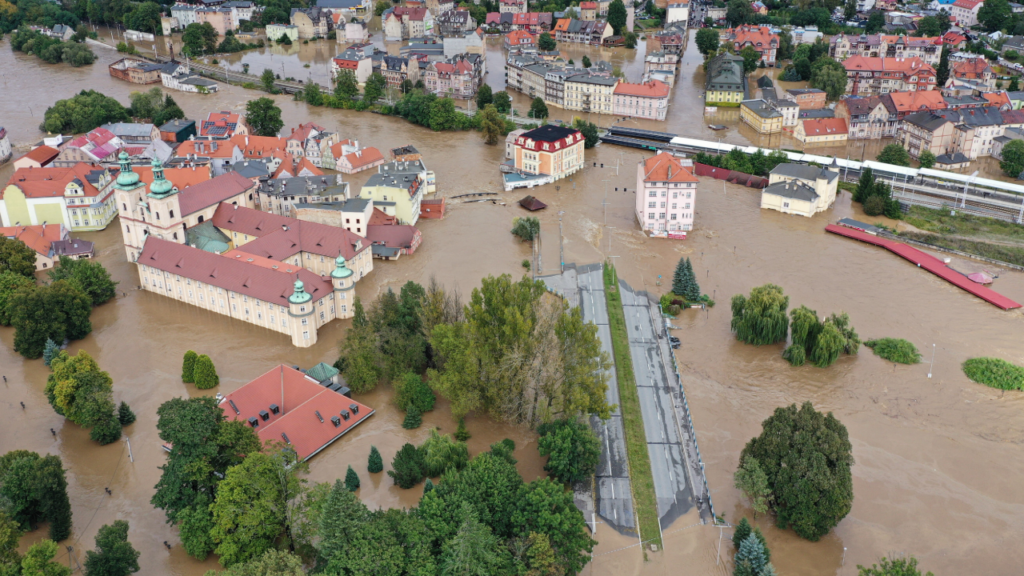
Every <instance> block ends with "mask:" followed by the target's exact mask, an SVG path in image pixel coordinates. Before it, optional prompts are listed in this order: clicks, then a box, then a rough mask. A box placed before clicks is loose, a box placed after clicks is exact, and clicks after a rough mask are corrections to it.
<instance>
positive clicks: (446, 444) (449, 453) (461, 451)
mask: <svg viewBox="0 0 1024 576" xmlns="http://www.w3.org/2000/svg"><path fill="white" fill-rule="evenodd" d="M419 450H420V455H421V456H422V457H423V474H424V475H426V476H433V477H437V476H441V475H442V474H444V473H445V472H446V471H448V470H462V469H463V468H465V467H466V464H467V463H469V448H467V447H466V443H465V442H459V441H456V440H452V437H451V436H449V435H447V434H438V432H437V430H431V431H430V436H429V437H428V438H427V439H426V440H425V441H424V442H423V445H422V446H420V448H419Z"/></svg>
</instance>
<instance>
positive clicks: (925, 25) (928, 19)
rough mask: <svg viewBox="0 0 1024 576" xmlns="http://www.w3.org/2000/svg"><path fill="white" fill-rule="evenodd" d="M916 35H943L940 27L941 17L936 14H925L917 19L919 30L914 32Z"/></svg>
mask: <svg viewBox="0 0 1024 576" xmlns="http://www.w3.org/2000/svg"><path fill="white" fill-rule="evenodd" d="M914 35H915V36H925V37H933V36H941V35H942V29H941V28H939V19H938V18H936V17H935V16H925V17H924V18H921V19H920V20H918V21H917V31H916V32H915V33H914Z"/></svg>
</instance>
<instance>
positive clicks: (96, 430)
mask: <svg viewBox="0 0 1024 576" xmlns="http://www.w3.org/2000/svg"><path fill="white" fill-rule="evenodd" d="M89 438H92V439H93V440H95V441H96V442H99V443H100V444H101V445H103V446H106V445H107V444H110V443H112V442H117V441H118V440H119V439H120V438H121V423H120V422H118V421H117V418H116V417H114V415H110V417H109V418H104V419H103V420H100V421H99V422H98V423H97V424H96V425H95V426H93V427H92V430H90V431H89Z"/></svg>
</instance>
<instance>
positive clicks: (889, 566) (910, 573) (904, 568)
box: [857, 556, 934, 576]
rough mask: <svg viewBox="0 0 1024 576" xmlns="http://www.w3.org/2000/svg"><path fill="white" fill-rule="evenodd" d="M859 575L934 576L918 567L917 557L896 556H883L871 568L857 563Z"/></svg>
mask: <svg viewBox="0 0 1024 576" xmlns="http://www.w3.org/2000/svg"><path fill="white" fill-rule="evenodd" d="M857 570H858V572H857V576H934V575H933V574H932V573H931V572H925V573H922V572H921V570H920V569H919V568H918V567H917V558H914V557H913V556H911V557H909V558H896V559H894V560H889V559H888V558H886V557H884V556H883V557H882V559H881V560H879V563H878V564H872V565H871V567H870V568H865V567H864V566H861V565H860V564H858V565H857Z"/></svg>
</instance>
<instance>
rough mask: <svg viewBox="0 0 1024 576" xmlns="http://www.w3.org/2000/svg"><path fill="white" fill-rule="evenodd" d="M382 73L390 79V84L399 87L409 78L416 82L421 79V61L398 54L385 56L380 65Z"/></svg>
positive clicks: (385, 77) (386, 78)
mask: <svg viewBox="0 0 1024 576" xmlns="http://www.w3.org/2000/svg"><path fill="white" fill-rule="evenodd" d="M380 71H381V74H383V75H384V79H385V80H387V81H388V86H390V87H392V88H398V87H400V86H401V85H402V82H404V81H405V80H409V81H410V82H412V83H415V82H416V81H417V80H419V79H420V66H419V62H418V61H416V60H412V59H409V58H401V57H398V56H384V57H383V58H382V59H381V65H380Z"/></svg>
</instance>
